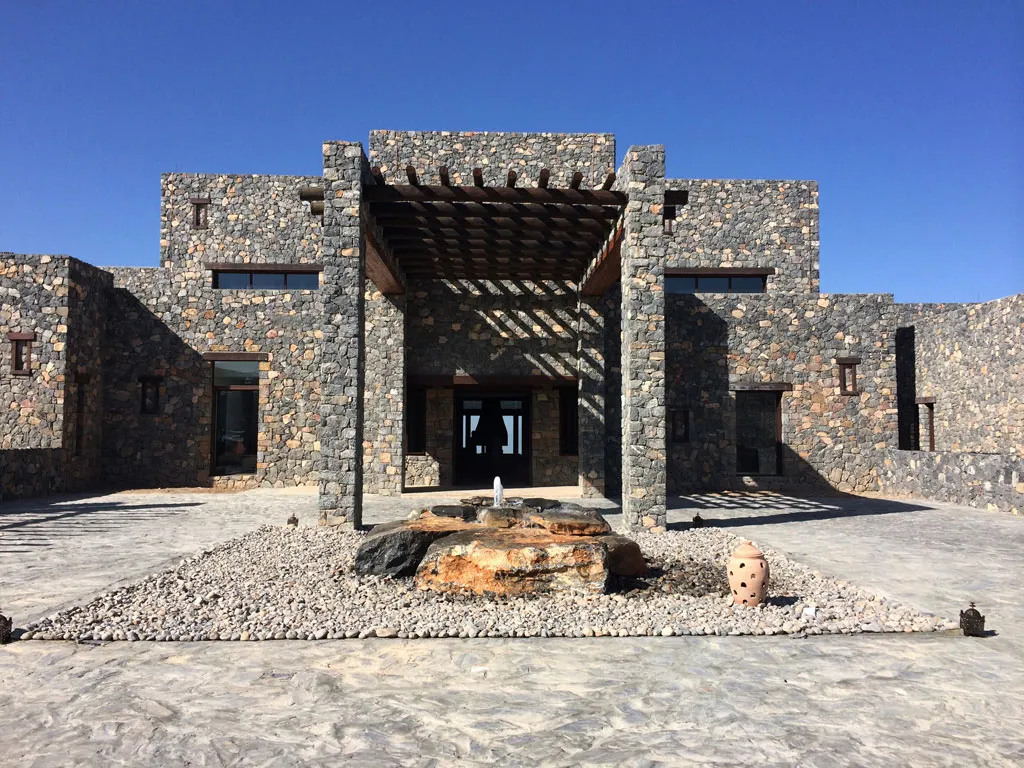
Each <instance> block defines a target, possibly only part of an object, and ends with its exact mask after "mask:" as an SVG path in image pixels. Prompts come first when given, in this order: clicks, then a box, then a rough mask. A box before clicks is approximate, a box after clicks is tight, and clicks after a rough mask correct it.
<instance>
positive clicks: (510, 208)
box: [363, 187, 620, 228]
mask: <svg viewBox="0 0 1024 768" xmlns="http://www.w3.org/2000/svg"><path fill="white" fill-rule="evenodd" d="M379 189H380V188H379V187H367V188H365V189H364V190H363V195H364V199H365V195H366V194H367V193H368V192H370V190H379ZM450 189H455V187H450ZM508 191H509V192H523V191H524V190H521V189H514V190H508ZM372 211H373V215H374V216H381V215H383V216H391V217H395V216H404V217H406V218H416V217H420V216H452V217H455V218H465V217H482V218H492V217H494V216H502V217H509V218H518V217H530V218H536V219H541V220H544V221H551V220H555V219H564V220H567V221H572V222H579V221H598V222H603V223H605V225H606V226H608V227H609V228H610V224H611V222H613V221H615V219H617V218H619V213H620V211H619V209H618V208H612V207H610V206H603V205H543V204H540V203H480V202H453V203H448V202H408V201H402V202H375V203H373V204H372Z"/></svg>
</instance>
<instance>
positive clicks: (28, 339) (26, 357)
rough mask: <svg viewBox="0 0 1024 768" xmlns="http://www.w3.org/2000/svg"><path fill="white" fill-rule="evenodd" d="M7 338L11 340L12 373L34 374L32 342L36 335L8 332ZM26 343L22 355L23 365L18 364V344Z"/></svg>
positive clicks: (19, 374)
mask: <svg viewBox="0 0 1024 768" xmlns="http://www.w3.org/2000/svg"><path fill="white" fill-rule="evenodd" d="M7 340H8V341H10V342H11V375H12V376H31V375H32V342H33V341H35V340H36V335H35V333H34V332H32V333H8V334H7ZM20 344H24V345H25V347H24V354H22V355H20V357H21V366H20V367H18V366H17V361H18V357H19V354H18V345H20Z"/></svg>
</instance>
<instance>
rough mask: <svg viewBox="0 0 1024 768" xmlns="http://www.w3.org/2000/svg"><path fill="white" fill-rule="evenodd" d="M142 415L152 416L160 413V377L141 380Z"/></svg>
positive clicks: (148, 377) (145, 377) (140, 409)
mask: <svg viewBox="0 0 1024 768" xmlns="http://www.w3.org/2000/svg"><path fill="white" fill-rule="evenodd" d="M139 400H140V408H139V411H140V412H141V413H144V414H147V415H150V416H152V415H153V414H157V413H160V377H159V376H143V377H141V378H140V379H139Z"/></svg>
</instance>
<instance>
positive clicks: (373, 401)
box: [363, 283, 405, 496]
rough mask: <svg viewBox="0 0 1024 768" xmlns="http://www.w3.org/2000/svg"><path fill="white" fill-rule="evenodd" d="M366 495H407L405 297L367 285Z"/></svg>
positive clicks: (364, 463)
mask: <svg viewBox="0 0 1024 768" xmlns="http://www.w3.org/2000/svg"><path fill="white" fill-rule="evenodd" d="M365 325H366V366H365V368H366V381H365V397H364V406H363V407H364V429H363V432H364V439H365V443H364V445H363V448H364V452H363V472H364V475H363V483H364V485H363V490H364V491H365V492H366V493H377V494H380V495H381V496H397V495H399V494H401V493H402V480H403V475H402V463H403V462H402V453H403V450H404V434H405V430H404V427H405V409H404V402H405V296H404V295H402V294H398V295H393V296H389V295H384V294H382V293H381V292H380V289H378V288H377V286H375V285H373V284H372V283H367V284H366V320H365Z"/></svg>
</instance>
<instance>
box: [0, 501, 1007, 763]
mask: <svg viewBox="0 0 1024 768" xmlns="http://www.w3.org/2000/svg"><path fill="white" fill-rule="evenodd" d="M537 490H538V489H534V492H536V491H537ZM577 494H578V492H577V491H576V490H575V489H572V488H560V489H543V495H548V496H552V497H555V498H564V499H567V500H571V499H573V498H574V496H576V495H577ZM459 495H460V494H454V497H458V496H459ZM452 498H453V494H450V493H449V494H444V493H414V494H405V495H404V496H402V497H376V496H368V497H367V498H366V508H365V512H364V515H365V519H366V521H367V522H370V523H375V522H381V521H385V520H392V519H401V518H403V517H405V515H406V514H407V513H408V512H409V510H410V509H413V508H417V507H420V506H428V505H430V504H432V503H438V502H440V501H444V500H450V499H452ZM599 503H600V504H601V505H602V506H603V507H604V510H603V511H604V512H605V513H606V516H607V517H608V519H609V521H610V522H611V523H612V525H613V526H618V524H619V522H620V520H619V519H618V517H617V514H618V510H617V508H616V507H614V505H613V504H612V503H611V502H607V501H602V502H599ZM698 513H699V514H700V516H701V517H702V518H703V519H704V520H705V522H706V524H707V525H708V526H712V527H721V528H723V529H724V530H726V531H728V532H729V533H731V534H735V535H737V536H740V537H744V538H750V539H752V540H754V541H755V542H757V543H758V544H759V545H762V546H766V547H770V548H772V549H773V550H775V551H778V552H779V553H784V554H785V555H786V556H788V557H790V558H792V559H793V560H794V561H796V562H798V563H802V564H804V565H806V566H809V567H811V568H813V569H815V570H817V571H820V572H821V573H823V574H826V575H829V576H833V577H836V578H838V579H841V580H844V581H849V582H851V583H853V584H855V585H857V586H858V587H862V588H865V589H868V590H871V591H873V592H875V593H877V594H879V595H882V596H884V597H887V598H891V599H894V600H898V601H900V602H901V603H904V604H907V605H910V606H912V607H914V608H916V609H919V610H923V611H926V612H930V613H934V614H936V615H938V616H944V617H947V618H954V619H955V618H956V616H957V614H958V612H959V610H960V609H962V608H964V607H966V605H967V603H968V602H970V601H976V602H977V603H978V604H979V607H980V608H981V610H982V612H983V613H985V614H986V618H987V628H989V629H991V630H994V632H995V634H993V635H992V636H990V637H987V638H985V639H966V638H962V637H959V636H958V634H957V633H907V634H861V635H840V636H826V637H812V636H804V635H803V634H798V635H786V636H777V637H729V636H709V637H665V638H638V637H621V638H619V637H615V638H611V637H602V638H580V639H569V638H526V639H520V638H514V639H495V638H478V639H456V638H448V639H420V640H401V639H382V638H367V639H363V640H324V641H319V642H318V641H312V642H309V641H268V642H260V643H240V642H187V643H177V642H175V643H150V642H133V643H128V642H114V643H86V644H76V643H71V642H52V641H29V642H16V643H13V644H12V645H9V646H6V647H4V648H3V649H2V650H0V685H2V687H3V690H4V691H6V692H7V693H6V702H5V706H4V707H3V708H2V709H0V732H2V733H3V734H4V738H3V744H4V747H5V751H6V754H7V755H8V756H9V757H10V759H12V760H18V761H19V763H21V764H25V765H66V764H72V763H74V764H80V765H86V764H99V763H107V764H109V763H115V764H116V763H123V764H192V765H234V764H246V765H263V764H267V765H269V764H288V765H291V764H307V763H314V762H322V761H323V760H331V759H341V758H346V759H348V760H350V761H351V762H352V764H356V765H359V764H363V765H374V766H379V765H423V766H428V765H452V764H460V765H466V764H469V765H472V764H516V765H520V764H521V765H542V764H543V765H571V764H588V765H658V764H665V765H679V764H708V763H715V762H722V763H726V762H730V763H731V762H735V761H737V760H740V759H743V760H749V761H754V762H758V763H762V764H800V765H839V764H842V765H848V764H878V763H881V762H891V761H893V760H897V761H899V762H900V763H901V764H913V765H1014V764H1019V763H1020V761H1021V760H1022V759H1024V737H1022V736H1021V727H1022V725H1024V674H1022V673H1024V641H1022V640H1021V638H1020V635H1019V633H1018V631H1017V628H1018V627H1019V626H1021V623H1022V619H1024V609H1022V608H1021V606H1020V604H1019V601H1018V600H1017V592H1018V585H1017V584H1016V580H1017V578H1018V574H1019V568H1018V567H1017V562H1018V558H1019V552H1020V551H1021V547H1022V545H1024V535H1022V533H1021V529H1020V520H1019V518H1016V517H1014V516H1011V515H1007V514H1003V513H993V512H983V511H979V510H973V509H968V508H962V507H956V506H952V505H947V504H939V503H934V502H922V501H917V500H890V499H881V498H866V497H839V498H828V499H797V498H792V497H787V496H779V495H772V494H710V495H700V496H688V497H676V498H672V499H670V504H669V512H668V524H669V527H670V529H671V528H682V527H686V526H688V525H689V523H690V521H691V520H692V518H693V516H694V515H695V514H698ZM291 514H295V515H296V516H297V517H298V518H299V521H300V526H306V525H311V524H313V522H314V521H315V520H316V517H317V505H316V495H315V493H310V492H307V491H305V490H303V489H285V490H253V491H246V492H240V493H211V492H189V491H177V490H176V491H166V492H130V493H120V494H112V495H106V496H78V497H55V498H50V499H44V500H36V501H24V502H16V503H12V504H8V505H5V506H4V508H3V510H2V511H0V533H2V536H3V538H2V541H0V573H2V574H3V576H2V577H0V601H2V602H0V606H2V610H3V612H4V613H5V614H13V615H14V617H15V625H16V626H25V625H26V624H27V623H29V622H31V621H34V620H37V619H40V618H42V617H44V616H47V615H51V614H53V613H54V612H56V611H58V610H60V609H62V608H66V607H69V606H72V605H80V604H83V603H86V602H88V601H89V600H90V599H92V598H94V597H95V596H96V595H98V594H100V593H103V592H107V591H109V590H110V589H111V588H112V587H114V586H119V585H126V584H129V583H132V582H136V581H138V580H140V579H143V578H145V577H146V576H148V575H150V574H152V573H154V572H156V571H159V570H161V569H163V568H167V567H171V566H174V565H176V564H177V563H178V562H179V561H181V559H182V558H185V557H189V556H191V555H194V554H196V553H197V552H199V551H202V550H207V549H209V548H211V547H214V546H216V545H218V544H220V543H222V542H225V541H227V540H230V539H233V538H236V537H238V536H241V535H244V534H246V533H249V532H251V531H253V530H254V529H256V528H257V527H259V526H260V525H263V524H269V525H273V526H281V525H283V524H284V521H285V519H286V518H287V517H288V516H289V515H291Z"/></svg>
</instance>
